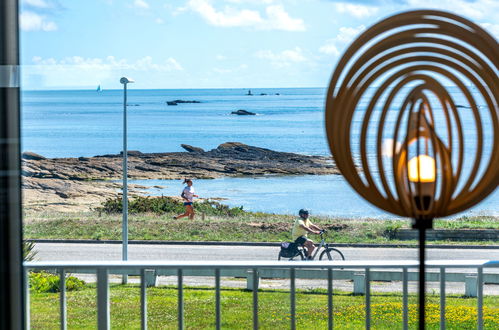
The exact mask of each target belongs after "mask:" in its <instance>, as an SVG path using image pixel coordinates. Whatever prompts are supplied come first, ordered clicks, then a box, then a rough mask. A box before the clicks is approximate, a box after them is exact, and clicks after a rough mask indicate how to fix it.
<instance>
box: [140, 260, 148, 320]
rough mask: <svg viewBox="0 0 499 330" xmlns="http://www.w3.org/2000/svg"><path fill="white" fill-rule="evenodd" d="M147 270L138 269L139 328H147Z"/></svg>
mask: <svg viewBox="0 0 499 330" xmlns="http://www.w3.org/2000/svg"><path fill="white" fill-rule="evenodd" d="M147 272H148V270H146V269H141V270H140V324H141V329H142V330H146V329H147V280H146V278H147Z"/></svg>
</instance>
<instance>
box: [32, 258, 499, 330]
mask: <svg viewBox="0 0 499 330" xmlns="http://www.w3.org/2000/svg"><path fill="white" fill-rule="evenodd" d="M418 265H419V264H418V262H417V261H333V262H326V261H299V262H297V261H284V262H283V261H280V262H276V261H227V262H215V261H209V262H207V261H189V262H187V261H186V262H161V261H156V262H134V261H118V262H117V261H109V262H25V263H24V270H25V276H26V283H28V280H27V279H28V278H27V276H28V272H29V271H31V270H49V271H54V272H57V273H58V274H59V276H60V279H61V285H60V288H61V292H60V324H61V329H66V326H67V319H66V315H67V314H66V288H65V285H64V283H65V275H66V273H89V272H92V273H95V274H96V275H97V323H98V328H99V329H109V328H110V309H109V275H110V274H128V275H139V276H140V278H141V294H140V296H141V322H142V329H147V296H146V294H147V291H146V285H147V281H146V277H147V276H148V274H147V273H148V271H149V270H154V271H155V273H156V274H157V275H166V274H171V272H172V270H174V271H175V272H176V275H177V278H178V284H177V290H178V317H177V322H178V328H179V329H184V297H183V280H184V276H187V275H189V276H191V275H192V273H193V272H194V273H196V272H197V273H198V274H203V276H206V275H207V274H210V273H211V275H212V276H213V277H214V279H215V327H216V329H220V327H221V305H220V277H221V276H222V275H223V276H236V274H240V271H241V270H244V271H251V273H252V277H251V280H252V281H253V283H252V287H253V288H258V280H259V273H260V272H262V274H263V273H264V272H267V273H268V272H269V271H277V272H278V273H279V274H280V276H281V277H285V276H282V275H285V273H283V271H285V272H287V274H288V277H289V278H290V315H291V323H290V328H291V329H295V328H296V308H295V306H296V305H295V292H296V278H298V277H297V271H303V270H316V271H317V270H321V271H322V272H324V275H325V276H321V277H325V278H326V279H327V290H328V327H329V329H332V328H333V323H334V319H333V294H332V293H333V279H338V278H336V277H335V274H339V273H340V272H341V271H344V270H347V269H348V270H362V271H364V276H365V277H364V281H365V282H364V283H365V305H366V309H365V314H366V316H365V322H366V329H369V328H370V326H371V290H370V282H371V281H372V280H373V279H372V274H374V273H373V269H400V270H401V272H402V305H403V317H402V323H403V328H404V329H407V328H408V296H409V294H408V282H409V274H411V275H413V272H409V270H410V269H414V268H417V267H418ZM426 267H427V269H428V271H429V273H427V275H430V274H431V271H432V270H437V271H438V274H439V282H440V328H441V329H445V298H446V297H445V296H446V295H445V290H446V275H447V270H448V269H457V268H466V269H476V274H477V311H478V313H477V328H478V329H483V284H484V272H483V271H484V268H489V267H495V268H499V261H491V260H460V261H448V260H445V261H440V260H434V261H428V262H427V263H426ZM411 277H412V276H411ZM25 290H26V302H25V304H26V306H27V308H26V310H27V312H26V317H27V320H26V325H27V327H28V328H29V324H30V321H29V315H30V312H29V306H30V303H29V288H28V284H27V285H26V288H25ZM258 325H259V321H258V290H253V328H254V329H258Z"/></svg>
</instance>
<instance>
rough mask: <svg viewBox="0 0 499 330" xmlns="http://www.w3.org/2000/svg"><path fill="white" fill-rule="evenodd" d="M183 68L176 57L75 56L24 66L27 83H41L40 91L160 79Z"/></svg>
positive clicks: (44, 60) (41, 60) (36, 60)
mask: <svg viewBox="0 0 499 330" xmlns="http://www.w3.org/2000/svg"><path fill="white" fill-rule="evenodd" d="M183 70H184V69H183V67H182V66H181V65H180V63H178V62H177V60H175V59H174V58H172V57H169V58H166V59H164V60H162V61H159V62H154V61H153V58H152V57H151V56H145V57H143V58H140V59H137V60H135V61H129V60H127V59H119V58H115V57H114V56H107V57H105V58H85V57H81V56H71V57H65V58H62V59H55V58H41V57H39V56H35V57H33V58H32V64H31V65H24V66H23V76H24V77H25V78H23V81H25V84H26V85H29V86H31V85H33V84H34V82H33V81H39V86H38V85H37V87H38V88H39V87H40V86H41V87H51V86H61V85H63V86H93V85H96V83H98V82H103V81H108V82H111V81H116V82H117V80H116V79H117V78H116V77H118V78H119V77H121V76H123V75H130V76H131V77H140V76H142V77H144V76H155V75H154V74H155V73H156V74H157V75H156V76H158V74H159V76H161V74H165V73H168V74H173V73H174V72H180V71H183Z"/></svg>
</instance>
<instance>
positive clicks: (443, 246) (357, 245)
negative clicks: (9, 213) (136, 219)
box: [27, 239, 499, 250]
mask: <svg viewBox="0 0 499 330" xmlns="http://www.w3.org/2000/svg"><path fill="white" fill-rule="evenodd" d="M27 241H29V242H34V243H65V244H78V243H79V244H121V241H120V240H102V241H101V240H91V239H27ZM128 244H129V245H137V244H142V245H144V244H147V245H220V246H280V245H281V243H276V242H216V241H206V242H199V241H194V242H189V241H158V240H150V241H149V240H132V241H128ZM332 246H335V247H353V248H418V247H419V246H418V245H417V244H368V243H335V244H332ZM426 248H427V249H484V250H485V249H499V245H450V244H441V245H437V244H427V245H426Z"/></svg>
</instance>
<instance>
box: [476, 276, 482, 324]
mask: <svg viewBox="0 0 499 330" xmlns="http://www.w3.org/2000/svg"><path fill="white" fill-rule="evenodd" d="M477 281H478V283H477V284H478V288H477V289H478V290H477V291H478V292H477V293H478V298H477V309H478V311H477V318H478V320H477V321H478V322H477V323H478V330H482V329H483V267H478V278H477Z"/></svg>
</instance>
